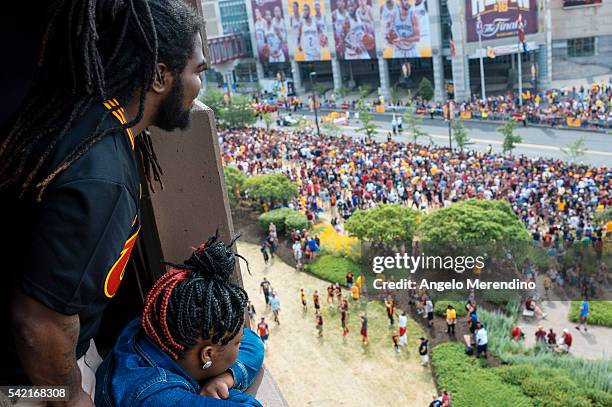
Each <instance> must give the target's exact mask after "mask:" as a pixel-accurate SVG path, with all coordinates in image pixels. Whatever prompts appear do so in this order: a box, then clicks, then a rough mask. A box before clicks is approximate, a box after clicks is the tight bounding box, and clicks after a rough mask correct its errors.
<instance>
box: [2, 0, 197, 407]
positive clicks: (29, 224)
mask: <svg viewBox="0 0 612 407" xmlns="http://www.w3.org/2000/svg"><path fill="white" fill-rule="evenodd" d="M200 28H201V21H200V18H199V17H198V16H197V14H196V13H195V12H194V11H193V10H192V9H191V8H190V7H189V6H188V5H186V4H185V3H184V2H183V1H182V0H58V1H55V2H53V4H52V7H49V16H48V20H47V25H46V29H45V30H44V35H43V37H42V41H41V45H40V52H39V60H38V66H37V72H36V78H35V80H34V83H33V85H32V89H31V91H30V93H29V95H28V97H27V98H26V99H25V101H24V102H23V103H22V105H21V107H20V110H19V112H18V114H17V115H16V116H15V117H14V120H13V122H12V125H9V127H10V130H9V131H8V132H6V133H5V132H3V133H2V134H0V202H2V203H3V210H2V211H0V213H2V215H0V216H2V219H1V220H0V222H1V224H2V225H3V227H4V228H5V230H8V231H10V233H11V239H10V242H9V243H8V245H4V246H3V250H4V252H3V253H4V254H5V255H4V256H3V257H4V258H5V264H4V267H3V268H4V270H5V280H4V281H5V283H3V284H0V287H1V288H0V301H2V302H3V303H2V305H1V306H0V309H1V312H2V313H1V314H0V315H1V316H0V318H1V320H2V321H3V322H4V326H5V328H6V332H11V331H12V332H13V335H2V341H3V344H2V346H1V347H0V349H1V350H0V360H2V364H1V366H0V385H20V384H34V385H63V386H69V390H70V396H71V399H70V402H69V403H67V404H66V405H78V406H92V400H91V396H92V394H93V390H94V388H95V376H94V371H95V368H96V366H97V364H98V362H96V360H99V356H97V351H96V350H95V346H94V345H93V339H92V338H94V336H95V335H96V333H97V331H98V327H99V325H100V320H101V317H102V314H103V311H104V309H105V307H106V305H107V304H108V302H109V301H110V300H111V299H112V298H113V297H114V295H115V294H116V292H117V289H118V288H119V284H120V283H121V280H122V277H123V272H124V269H125V266H126V264H127V262H128V259H129V256H130V253H131V251H132V248H133V247H134V243H135V241H136V237H137V235H138V232H139V230H140V212H139V198H140V191H141V186H140V180H139V171H138V164H137V162H138V160H140V161H141V162H142V164H143V166H144V170H145V174H149V173H152V174H153V175H152V177H153V178H155V179H156V180H159V176H160V173H161V172H160V168H159V166H158V165H157V162H156V159H155V154H154V152H153V150H152V143H151V140H150V138H149V136H148V133H147V131H146V129H147V128H148V127H149V126H157V127H160V128H162V129H165V130H173V129H176V128H181V129H182V128H186V127H187V126H188V125H189V121H190V109H191V107H192V104H193V101H194V99H195V98H196V96H197V94H198V92H199V90H200V74H201V72H202V71H203V69H204V68H205V65H206V64H205V60H204V56H203V53H202V38H201V36H200V34H199V33H200ZM147 178H148V179H150V177H147ZM151 187H152V185H151ZM6 337H8V338H6ZM86 356H87V361H88V363H85V357H86Z"/></svg>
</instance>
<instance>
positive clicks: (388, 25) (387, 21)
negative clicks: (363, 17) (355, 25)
mask: <svg viewBox="0 0 612 407" xmlns="http://www.w3.org/2000/svg"><path fill="white" fill-rule="evenodd" d="M396 13H399V7H398V6H397V4H395V1H394V0H387V1H386V2H385V4H383V5H382V6H380V22H381V25H382V35H383V38H385V40H386V39H387V38H389V36H388V34H389V31H391V30H392V27H393V20H394V19H395V14H396ZM387 45H388V46H392V45H393V44H391V43H390V42H387Z"/></svg>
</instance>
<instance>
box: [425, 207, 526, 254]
mask: <svg viewBox="0 0 612 407" xmlns="http://www.w3.org/2000/svg"><path fill="white" fill-rule="evenodd" d="M418 236H419V240H420V242H421V244H422V247H423V249H424V250H425V252H426V253H434V254H438V253H441V254H442V253H447V254H449V255H452V254H455V255H462V256H466V255H472V256H482V255H484V254H486V257H487V258H488V259H493V260H504V259H505V258H506V257H505V256H506V255H507V253H509V252H511V253H512V254H513V258H514V259H515V261H517V260H518V259H519V258H524V256H525V253H526V251H527V248H528V247H529V245H530V244H531V237H530V235H529V233H528V232H527V229H526V228H525V226H524V225H523V223H522V222H521V221H520V220H519V219H518V217H517V216H516V214H515V213H514V212H513V210H512V208H511V207H510V204H508V203H507V202H506V201H502V200H490V201H489V200H477V199H469V200H467V201H463V202H459V203H455V204H452V205H450V206H448V207H446V208H441V209H438V210H435V211H433V212H430V213H428V214H426V215H425V216H423V217H422V218H421V222H420V223H419V227H418Z"/></svg>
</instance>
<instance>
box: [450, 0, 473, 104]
mask: <svg viewBox="0 0 612 407" xmlns="http://www.w3.org/2000/svg"><path fill="white" fill-rule="evenodd" d="M448 11H449V13H450V15H451V19H452V21H453V39H454V41H455V50H456V56H455V57H454V58H452V60H451V64H452V70H453V85H454V88H455V100H456V101H457V102H463V101H465V100H468V99H469V98H470V94H471V92H470V71H469V65H468V57H467V54H466V50H465V4H464V3H463V2H460V1H449V2H448Z"/></svg>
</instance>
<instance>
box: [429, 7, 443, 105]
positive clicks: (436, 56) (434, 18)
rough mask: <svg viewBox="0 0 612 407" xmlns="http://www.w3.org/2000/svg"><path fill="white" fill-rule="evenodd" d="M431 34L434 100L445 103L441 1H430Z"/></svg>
mask: <svg viewBox="0 0 612 407" xmlns="http://www.w3.org/2000/svg"><path fill="white" fill-rule="evenodd" d="M427 5H428V7H429V32H430V34H431V50H432V62H433V76H434V100H435V101H436V102H443V101H444V62H443V60H442V26H441V22H440V0H430V1H428V2H427Z"/></svg>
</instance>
